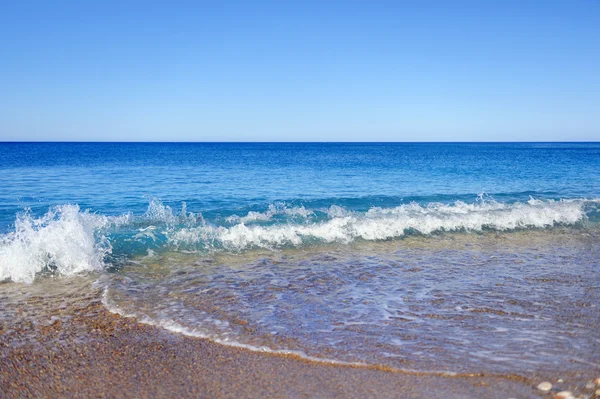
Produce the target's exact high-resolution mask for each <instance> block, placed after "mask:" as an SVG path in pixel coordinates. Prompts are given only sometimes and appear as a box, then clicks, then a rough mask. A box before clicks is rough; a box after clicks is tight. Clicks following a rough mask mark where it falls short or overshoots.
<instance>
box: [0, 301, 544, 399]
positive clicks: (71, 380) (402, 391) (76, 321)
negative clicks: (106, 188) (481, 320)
mask: <svg viewBox="0 0 600 399" xmlns="http://www.w3.org/2000/svg"><path fill="white" fill-rule="evenodd" d="M41 302H46V305H44V306H47V307H50V309H46V311H49V312H50V314H52V313H55V314H57V315H58V314H60V315H61V317H60V318H56V320H55V321H54V323H53V324H50V325H40V324H39V323H34V322H27V321H23V320H26V319H23V318H20V319H19V320H21V321H20V322H19V323H18V324H17V325H10V324H8V323H6V322H4V324H3V325H1V326H0V328H1V329H0V370H1V372H0V396H1V397H3V398H23V397H47V398H56V397H113V398H114V397H174V398H175V397H176V398H198V397H204V398H258V397H261V398H329V397H335V398H365V397H378V398H387V397H390V398H391V397H403V398H424V397H445V398H449V397H452V398H509V397H515V398H531V397H539V392H537V391H536V389H535V388H534V386H533V385H532V384H533V383H534V382H533V381H528V380H526V379H522V378H519V377H510V376H506V377H491V376H490V377H488V376H472V377H469V376H463V377H441V376H431V375H418V374H416V375H411V374H405V373H400V372H390V371H386V370H378V369H365V368H356V367H345V366H334V365H326V364H318V363H313V362H308V361H304V360H302V359H297V358H293V357H285V356H277V355H269V354H262V353H256V352H251V351H247V350H243V349H236V348H230V347H226V346H222V345H219V344H215V343H212V342H210V341H208V340H203V339H197V338H190V337H186V336H182V335H179V334H174V333H170V332H167V331H164V330H162V329H160V328H156V327H152V326H148V325H143V324H139V323H137V322H136V321H135V320H133V319H128V318H123V317H120V316H117V315H114V314H111V313H109V312H107V311H106V310H105V309H104V308H103V306H102V304H101V303H100V301H99V300H94V301H92V302H91V303H89V304H87V305H86V306H83V307H78V306H75V305H69V306H67V307H65V304H64V303H63V304H62V305H61V306H60V307H59V306H58V305H57V302H53V301H51V300H49V301H44V298H41V297H36V298H33V299H30V300H24V301H22V302H21V303H19V304H16V305H15V306H16V307H15V311H16V312H18V313H20V314H27V313H35V309H37V307H38V306H39V305H40V303H41ZM52 307H54V309H52ZM67 314H68V317H64V316H65V315H67Z"/></svg>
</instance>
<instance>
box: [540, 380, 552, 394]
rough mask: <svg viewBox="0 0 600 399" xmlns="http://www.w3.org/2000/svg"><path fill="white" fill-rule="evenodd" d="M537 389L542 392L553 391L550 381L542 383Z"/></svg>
mask: <svg viewBox="0 0 600 399" xmlns="http://www.w3.org/2000/svg"><path fill="white" fill-rule="evenodd" d="M537 389H539V390H540V391H544V392H548V391H550V390H551V389H552V384H551V383H549V382H548V381H544V382H540V383H539V385H538V386H537Z"/></svg>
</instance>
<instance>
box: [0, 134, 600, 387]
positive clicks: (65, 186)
mask: <svg viewBox="0 0 600 399" xmlns="http://www.w3.org/2000/svg"><path fill="white" fill-rule="evenodd" d="M0 187H1V189H0V281H3V283H1V284H0V294H1V298H2V301H3V302H4V305H5V306H4V308H5V310H4V311H2V310H0V321H3V322H4V323H5V324H7V325H10V323H11V320H13V319H14V318H15V317H17V315H16V313H15V312H12V311H11V310H10V309H13V308H14V306H12V305H14V303H13V302H15V301H17V299H16V298H17V297H19V295H22V294H23V293H26V294H27V293H28V292H29V293H30V295H33V293H34V292H35V293H37V294H39V293H40V292H46V293H48V295H50V296H51V297H52V298H54V300H60V298H61V296H63V295H65V296H67V294H66V293H67V292H70V291H69V290H75V291H77V292H79V293H80V295H82V296H84V297H86V298H88V297H89V295H91V294H90V293H91V292H98V293H99V294H97V295H99V296H101V299H102V301H103V303H104V305H105V306H106V307H107V309H108V310H110V311H111V312H115V313H118V314H122V315H126V316H132V317H136V318H137V319H139V320H140V321H141V322H145V323H151V324H154V325H157V326H161V327H163V328H166V329H169V330H172V331H176V332H180V333H183V334H187V335H192V336H197V337H203V338H208V339H212V340H214V341H216V342H219V343H223V344H226V345H233V346H241V347H245V348H249V349H252V350H261V351H270V352H276V353H294V354H297V355H299V356H304V357H307V358H310V359H313V360H315V361H324V362H341V363H356V364H366V365H383V366H387V367H390V368H395V369H410V370H420V371H425V372H428V371H429V372H449V373H454V372H456V373H479V372H487V373H490V372H491V373H499V374H503V373H504V374H519V375H524V376H527V375H532V374H535V373H549V374H552V373H565V372H582V371H581V370H586V371H585V372H589V373H591V374H594V373H597V372H598V371H599V369H600V321H599V320H600V308H599V304H600V277H599V275H600V274H599V271H600V246H599V244H600V235H599V233H600V225H599V221H600V211H599V209H598V207H599V205H600V144H596V143H521V144H491V143H490V144H475V143H472V144H469V143H464V144H389V143H377V144H369V143H360V144H350V143H348V144H333V143H331V144H327V143H319V144H308V143H307V144H299V143H290V144H282V143H279V144H269V143H261V144H249V143H230V144H226V143H196V144H192V143H190V144H184V143H182V144H175V143H168V144H167V143H161V144H159V143H153V144H149V143H147V144H133V143H102V144H101V143H0ZM75 286H76V287H77V288H73V287H75ZM88 287H89V289H88ZM17 293H19V294H17ZM37 294H36V295H37ZM68 296H70V297H72V296H73V295H72V294H68ZM11 306H12V307H11ZM40 306H41V307H42V309H41V310H40V313H39V314H38V315H36V316H35V317H36V320H37V321H36V322H40V323H42V322H44V320H45V319H50V316H49V315H45V314H44V312H43V306H42V305H40ZM591 374H590V375H591Z"/></svg>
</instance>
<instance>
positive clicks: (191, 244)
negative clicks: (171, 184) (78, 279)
mask: <svg viewBox="0 0 600 399" xmlns="http://www.w3.org/2000/svg"><path fill="white" fill-rule="evenodd" d="M597 202H598V200H559V201H554V200H535V199H530V200H529V201H527V202H516V203H502V202H496V201H477V202H475V203H473V204H468V203H465V202H460V201H458V202H455V203H452V204H442V203H430V204H426V205H421V204H417V203H410V204H403V205H400V206H397V207H392V208H371V209H369V210H368V211H366V212H360V211H355V210H350V209H346V208H343V207H341V206H338V205H331V206H330V207H329V208H323V209H307V208H304V207H303V206H300V207H287V206H285V204H274V205H271V206H269V207H268V208H267V210H266V211H264V212H256V211H249V212H247V214H245V215H242V216H238V215H230V216H228V217H226V218H219V217H215V218H213V219H212V220H206V219H204V217H203V216H202V215H201V214H199V213H198V214H194V213H191V212H188V211H187V210H186V207H185V204H183V206H182V209H181V212H179V213H178V214H177V213H176V212H174V211H173V209H172V208H170V207H169V206H165V205H163V204H162V203H161V202H160V201H158V200H155V199H152V200H151V202H150V205H149V206H148V210H147V211H146V213H145V214H144V215H139V216H134V215H132V214H131V213H128V214H125V215H121V216H105V215H101V214H96V213H91V212H90V211H82V210H81V209H80V208H79V206H77V205H62V206H57V207H54V208H52V209H50V210H49V211H48V213H46V214H45V215H43V216H41V217H40V218H35V217H33V216H32V215H31V213H30V212H25V213H23V214H21V215H18V216H17V218H16V221H15V225H14V231H12V232H10V233H8V234H5V235H0V281H2V280H12V281H15V282H27V283H30V282H32V281H33V280H34V279H35V277H36V275H38V274H39V273H43V272H49V273H55V274H58V275H72V274H75V273H79V272H83V271H98V270H103V269H105V268H106V267H107V265H108V263H110V261H109V260H108V259H115V258H118V257H121V258H122V257H125V258H127V257H129V256H134V255H137V254H140V253H147V252H148V251H157V250H159V251H160V250H186V251H189V250H191V251H208V252H210V251H232V252H237V251H244V250H248V249H253V248H265V249H271V250H276V249H281V248H286V247H302V246H305V245H311V244H328V243H341V244H348V243H350V242H353V241H356V240H388V239H396V238H401V237H403V236H405V235H408V234H421V235H425V236H427V235H431V234H434V233H444V232H466V233H468V232H481V231H483V230H494V231H501V232H502V231H510V230H516V229H529V228H537V229H542V228H550V227H552V226H557V225H563V226H569V225H574V224H577V223H580V222H583V221H584V220H586V219H587V215H586V212H588V211H589V210H590V209H593V210H595V208H596V205H595V204H597Z"/></svg>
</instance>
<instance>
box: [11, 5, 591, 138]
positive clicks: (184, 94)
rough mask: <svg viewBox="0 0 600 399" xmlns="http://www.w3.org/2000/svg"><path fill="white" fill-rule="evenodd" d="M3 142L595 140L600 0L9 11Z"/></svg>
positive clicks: (67, 7)
mask: <svg viewBox="0 0 600 399" xmlns="http://www.w3.org/2000/svg"><path fill="white" fill-rule="evenodd" d="M1 140H74V141H505V140H507V141H515V140H516V141H555V140H557V141H563V140H567V141H570V140H573V141H577V140H589V141H595V140H600V1H599V0H564V1H552V0H544V1H533V0H531V1H529V0H521V1H511V0H498V1H494V0H477V1H461V0H452V1H450V0H448V1H445V0H444V1H416V0H415V1H405V2H404V1H400V0H397V1H389V2H386V1H367V0H365V1H352V0H347V1H339V2H338V1H325V0H321V1H314V2H312V1H298V2H292V1H285V0H284V1H273V2H262V1H255V0H253V1H243V2H241V1H240V2H227V1H206V2H200V1H189V2H178V1H164V2H162V3H161V4H159V3H153V2H150V1H139V2H132V1H114V2H113V1H72V2H61V1H37V2H36V1H27V0H19V1H3V2H2V3H1V4H0V141H1Z"/></svg>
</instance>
